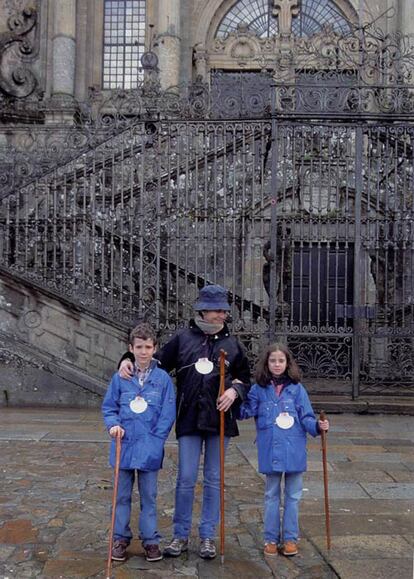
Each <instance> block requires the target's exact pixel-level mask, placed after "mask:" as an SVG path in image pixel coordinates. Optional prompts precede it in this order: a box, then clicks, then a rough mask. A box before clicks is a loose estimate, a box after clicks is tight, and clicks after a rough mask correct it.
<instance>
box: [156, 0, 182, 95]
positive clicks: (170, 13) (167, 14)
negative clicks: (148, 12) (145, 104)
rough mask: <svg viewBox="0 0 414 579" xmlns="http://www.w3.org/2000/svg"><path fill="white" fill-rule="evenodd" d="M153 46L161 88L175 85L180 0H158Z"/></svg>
mask: <svg viewBox="0 0 414 579" xmlns="http://www.w3.org/2000/svg"><path fill="white" fill-rule="evenodd" d="M157 29H158V30H157V37H156V40H155V42H154V46H155V47H156V49H157V53H158V66H159V70H160V82H161V86H162V88H168V87H170V86H175V85H177V84H178V82H179V75H180V0H158V26H157Z"/></svg>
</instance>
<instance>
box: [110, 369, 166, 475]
mask: <svg viewBox="0 0 414 579" xmlns="http://www.w3.org/2000/svg"><path fill="white" fill-rule="evenodd" d="M151 368H152V369H151V372H150V374H149V376H148V377H147V379H146V380H145V382H144V384H143V386H140V384H139V382H138V379H137V377H136V376H134V377H133V378H132V379H131V380H124V379H123V378H121V377H120V376H119V375H118V374H114V375H113V377H112V380H111V383H110V384H109V387H108V390H107V392H106V395H105V398H104V401H103V403H102V413H103V417H104V421H105V425H106V428H107V429H108V430H109V429H110V428H111V427H112V426H117V425H119V426H122V428H123V429H124V430H125V435H124V437H123V438H122V444H121V464H120V468H125V469H138V470H144V471H149V470H158V469H160V468H161V466H162V461H163V458H164V443H165V441H166V439H167V437H168V434H169V432H170V430H171V427H172V425H173V424H174V420H175V390H174V385H173V383H172V381H171V378H170V377H169V376H168V374H167V372H165V371H164V370H161V369H160V368H158V367H157V362H156V361H155V360H154V361H153V362H152V364H151ZM136 396H141V397H143V398H144V399H145V400H146V402H147V404H148V406H147V409H146V410H145V412H142V413H141V414H137V413H135V412H133V411H132V410H131V408H130V406H129V404H130V402H131V401H132V400H134V398H135V397H136ZM109 462H110V464H111V466H115V439H112V444H111V450H110V455H109Z"/></svg>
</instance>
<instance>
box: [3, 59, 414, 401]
mask: <svg viewBox="0 0 414 579" xmlns="http://www.w3.org/2000/svg"><path fill="white" fill-rule="evenodd" d="M365 66H366V65H365ZM364 70H365V68H364ZM352 72H353V74H354V69H352ZM341 73H343V70H341ZM148 75H149V76H148V78H147V80H146V81H145V82H144V85H143V86H142V87H140V88H139V89H137V91H131V92H130V93H112V94H111V95H109V97H108V98H107V99H106V97H105V95H100V94H98V95H93V97H92V98H91V100H90V101H89V102H88V103H76V104H75V103H72V104H71V106H70V107H69V109H68V110H67V111H66V116H64V117H62V121H64V122H62V123H60V124H57V123H56V121H55V119H54V122H53V123H52V122H51V121H50V122H48V107H47V103H46V104H44V106H43V109H42V110H41V111H40V112H39V114H40V118H41V120H42V122H40V123H39V124H37V125H31V126H29V125H24V126H21V125H20V126H15V127H13V131H12V137H10V138H9V142H8V144H7V146H5V147H3V149H2V151H1V154H0V165H1V168H2V172H1V174H2V189H1V197H2V200H1V206H0V232H1V236H0V239H1V241H0V255H1V264H2V265H1V268H2V269H3V270H4V271H7V272H9V273H10V272H12V273H13V275H15V276H16V277H17V278H18V277H22V278H25V279H29V280H30V281H31V282H32V283H33V284H34V285H35V286H36V285H38V286H39V287H43V288H47V289H48V291H51V292H55V293H56V295H58V296H60V297H64V298H65V299H67V300H70V301H71V302H72V303H74V304H77V305H81V306H82V307H84V308H86V309H88V310H94V311H97V312H99V313H101V314H104V315H105V316H107V317H110V318H112V319H114V320H118V321H121V322H123V323H126V324H128V325H131V324H133V323H134V322H136V321H137V320H138V319H139V318H141V317H146V318H148V319H150V320H151V321H152V322H153V323H154V324H155V325H156V326H157V328H158V329H159V331H160V333H161V335H162V337H163V338H166V337H167V336H168V335H170V334H171V333H172V332H173V331H174V330H175V329H177V327H179V326H181V325H185V324H186V322H187V320H188V319H189V317H191V315H192V304H193V302H194V301H195V297H196V294H197V290H198V288H199V287H201V286H203V285H204V284H206V283H220V284H222V285H224V286H226V287H227V288H229V290H230V296H231V300H232V312H231V315H232V326H233V331H234V332H235V333H236V334H237V335H238V336H239V337H240V339H241V340H242V341H243V342H244V344H245V345H246V347H247V348H248V351H249V352H250V354H251V356H252V358H255V357H256V355H257V354H258V352H259V351H260V350H261V348H262V346H263V344H264V343H267V342H268V341H269V340H272V339H275V337H276V336H279V337H281V338H282V339H284V340H286V341H287V342H288V344H289V345H290V346H291V348H292V349H293V350H294V352H295V355H296V357H297V359H298V361H299V363H300V365H301V366H302V368H303V370H304V372H305V375H306V378H307V382H308V383H309V382H310V383H312V380H314V381H316V382H317V383H318V384H322V383H323V381H325V382H326V384H328V386H327V387H328V388H330V389H332V390H333V391H335V389H338V388H339V389H340V390H341V392H344V388H345V390H348V391H349V392H351V391H352V393H353V394H354V395H355V396H357V395H358V394H359V393H360V392H361V391H362V390H364V391H372V392H374V393H380V392H382V391H387V392H392V393H393V394H396V393H397V392H398V393H404V392H407V391H408V389H409V388H412V387H413V385H414V382H413V338H414V323H413V313H414V279H413V276H414V263H413V261H414V257H413V254H414V231H413V228H414V225H413V223H414V186H413V169H414V165H413V163H414V157H413V146H414V142H413V141H414V134H413V132H414V127H413V126H412V124H411V120H412V111H413V110H414V105H413V98H412V93H411V92H410V90H411V89H410V88H409V87H408V85H407V83H406V82H404V83H402V84H400V85H397V86H392V87H391V88H390V85H389V84H385V83H384V84H383V85H382V86H373V85H372V83H371V84H369V85H367V84H366V83H364V84H362V85H361V84H355V82H354V80H352V82H351V84H349V83H348V84H345V85H344V83H342V81H341V82H339V81H338V80H337V82H336V83H332V82H330V83H327V82H324V78H325V80H326V74H325V77H324V76H323V75H321V74H319V76H317V75H313V76H312V79H311V82H305V81H304V80H303V77H302V80H301V82H300V83H296V84H295V85H294V86H287V85H286V82H285V81H283V82H281V81H280V79H279V81H278V79H276V80H274V79H273V80H272V79H270V80H268V81H265V82H264V84H263V83H262V84H261V85H260V86H261V91H260V93H258V92H257V90H255V86H254V83H253V84H251V85H250V89H251V90H250V92H249V91H248V90H247V91H246V86H244V87H243V95H242V96H240V98H239V100H238V98H236V97H237V94H238V93H237V84H234V82H233V85H232V86H233V93H232V95H230V98H226V97H227V96H228V95H227V93H226V85H225V84H223V85H220V83H218V84H217V85H216V86H215V90H214V91H210V90H209V88H208V87H206V86H205V85H203V84H201V83H198V84H195V85H192V86H191V87H189V88H188V91H187V92H183V91H181V92H175V91H171V92H168V91H167V92H162V91H161V90H160V88H159V85H158V84H157V82H156V78H155V77H154V74H153V73H151V71H149V73H148ZM329 77H330V78H331V79H332V73H331V72H330V73H329ZM228 78H230V77H228V76H227V79H228ZM264 78H267V79H269V77H268V76H266V75H265V77H264ZM338 78H340V79H342V76H340V77H338ZM352 79H354V77H353V76H352ZM263 86H267V87H268V88H267V90H263ZM249 103H250V105H249ZM367 103H368V105H367ZM391 106H393V107H394V108H393V109H392V110H391V109H390V107H391ZM252 107H253V109H252ZM381 107H382V108H381ZM384 108H386V110H384ZM252 111H253V112H252ZM253 113H254V114H253ZM68 115H69V116H72V118H74V119H75V122H73V123H70V124H68V123H67V118H68ZM410 115H411V117H410ZM390 387H392V389H390Z"/></svg>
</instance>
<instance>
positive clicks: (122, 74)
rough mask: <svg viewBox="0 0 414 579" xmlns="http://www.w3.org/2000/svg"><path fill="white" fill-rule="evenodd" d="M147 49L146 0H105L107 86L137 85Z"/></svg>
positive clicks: (104, 56)
mask: <svg viewBox="0 0 414 579" xmlns="http://www.w3.org/2000/svg"><path fill="white" fill-rule="evenodd" d="M144 49H145V0H105V9H104V46H103V83H102V86H103V88H104V89H115V88H124V89H132V88H135V87H136V86H137V85H138V82H139V80H140V78H142V75H143V71H142V69H141V56H142V54H143V52H144Z"/></svg>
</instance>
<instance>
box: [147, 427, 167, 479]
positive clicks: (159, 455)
mask: <svg viewBox="0 0 414 579" xmlns="http://www.w3.org/2000/svg"><path fill="white" fill-rule="evenodd" d="M164 444H165V440H164V439H163V438H159V437H158V436H154V435H153V434H151V433H148V434H147V435H146V436H145V443H144V446H143V449H142V467H141V470H159V469H160V468H161V467H162V461H163V459H164Z"/></svg>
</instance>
